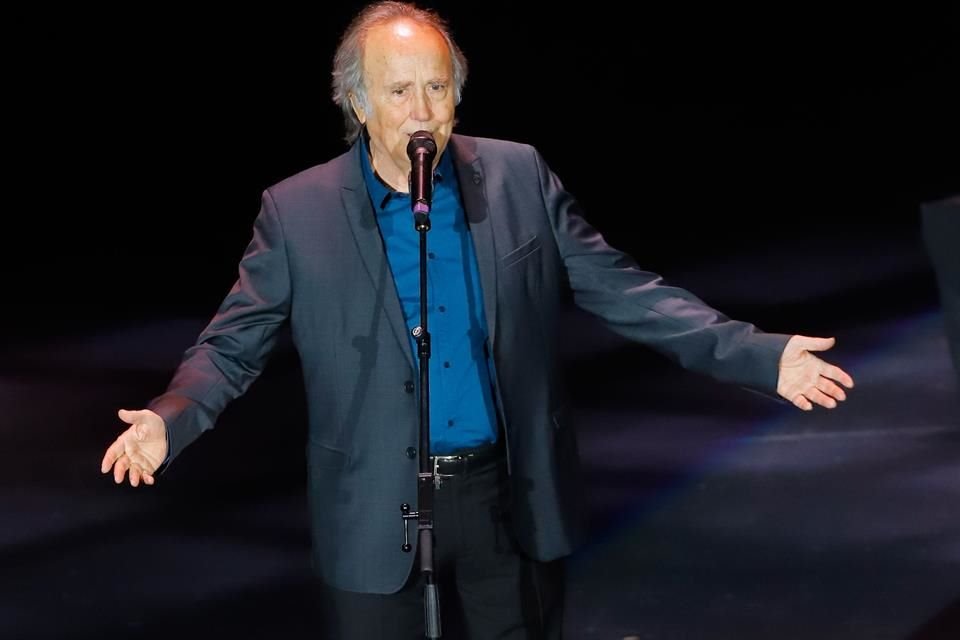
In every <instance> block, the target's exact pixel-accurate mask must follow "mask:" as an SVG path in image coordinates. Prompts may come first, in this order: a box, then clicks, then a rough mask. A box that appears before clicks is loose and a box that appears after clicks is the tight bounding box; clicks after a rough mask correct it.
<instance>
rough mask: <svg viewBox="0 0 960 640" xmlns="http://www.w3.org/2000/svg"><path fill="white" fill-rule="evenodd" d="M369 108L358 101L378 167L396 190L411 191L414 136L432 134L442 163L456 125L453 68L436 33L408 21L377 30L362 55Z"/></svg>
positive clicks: (357, 108)
mask: <svg viewBox="0 0 960 640" xmlns="http://www.w3.org/2000/svg"><path fill="white" fill-rule="evenodd" d="M363 70H364V77H365V86H366V90H367V109H364V108H363V106H362V105H360V103H359V102H358V101H356V100H354V102H353V106H354V109H355V110H356V112H357V116H358V117H359V118H360V120H361V121H362V122H364V123H365V124H366V126H367V131H368V132H369V133H370V152H371V154H372V155H373V167H374V169H376V171H377V173H378V174H379V175H380V177H381V178H383V179H384V180H386V181H387V182H388V183H389V184H390V185H391V186H393V187H394V188H396V189H398V190H401V191H406V190H407V175H408V174H409V172H410V160H409V159H408V158H407V142H408V141H409V139H410V135H411V134H413V133H415V132H417V131H420V130H424V131H429V132H430V133H432V134H433V137H434V139H435V140H436V142H437V158H439V157H440V154H442V153H443V150H444V149H445V148H446V146H447V142H448V141H449V140H450V133H451V131H452V130H453V121H454V110H455V107H454V89H453V64H452V62H451V60H450V51H449V49H448V48H447V43H446V41H445V40H444V39H443V36H441V35H440V34H439V33H438V32H437V31H436V30H434V29H432V28H430V27H426V26H422V25H419V24H417V23H415V22H411V21H408V20H397V21H394V22H391V23H388V24H384V25H380V26H377V27H374V28H373V29H371V30H370V32H369V33H368V34H367V40H366V46H365V48H364V56H363Z"/></svg>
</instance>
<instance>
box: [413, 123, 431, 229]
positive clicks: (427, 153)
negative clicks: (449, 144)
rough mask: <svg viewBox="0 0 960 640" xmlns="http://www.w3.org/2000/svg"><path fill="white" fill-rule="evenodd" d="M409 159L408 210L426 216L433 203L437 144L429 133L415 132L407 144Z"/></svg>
mask: <svg viewBox="0 0 960 640" xmlns="http://www.w3.org/2000/svg"><path fill="white" fill-rule="evenodd" d="M407 157H408V158H409V159H410V208H411V209H412V210H413V213H414V214H424V215H425V214H428V213H430V207H431V205H432V202H433V161H434V160H435V159H436V157H437V143H436V141H435V140H434V139H433V135H432V134H431V133H430V132H429V131H417V132H416V133H414V134H413V135H412V136H410V142H408V143H407Z"/></svg>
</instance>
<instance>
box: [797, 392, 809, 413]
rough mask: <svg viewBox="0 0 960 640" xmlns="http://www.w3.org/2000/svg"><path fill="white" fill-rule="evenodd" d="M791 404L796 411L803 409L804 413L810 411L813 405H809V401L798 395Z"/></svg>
mask: <svg viewBox="0 0 960 640" xmlns="http://www.w3.org/2000/svg"><path fill="white" fill-rule="evenodd" d="M793 404H794V406H796V407H797V408H798V409H803V410H804V411H810V410H812V409H813V405H812V404H810V401H809V400H807V399H806V398H805V397H803V394H799V393H798V394H797V396H796V397H795V398H794V399H793Z"/></svg>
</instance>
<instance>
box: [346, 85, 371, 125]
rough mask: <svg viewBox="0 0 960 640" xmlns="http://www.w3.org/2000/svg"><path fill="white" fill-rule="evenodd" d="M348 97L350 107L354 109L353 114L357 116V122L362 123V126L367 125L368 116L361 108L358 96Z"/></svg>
mask: <svg viewBox="0 0 960 640" xmlns="http://www.w3.org/2000/svg"><path fill="white" fill-rule="evenodd" d="M347 97H348V98H350V106H351V107H353V113H354V114H356V116H357V120H359V121H360V124H366V122H367V114H365V113H364V112H363V107H361V106H360V101H359V100H357V96H356V95H354V94H352V93H348V94H347Z"/></svg>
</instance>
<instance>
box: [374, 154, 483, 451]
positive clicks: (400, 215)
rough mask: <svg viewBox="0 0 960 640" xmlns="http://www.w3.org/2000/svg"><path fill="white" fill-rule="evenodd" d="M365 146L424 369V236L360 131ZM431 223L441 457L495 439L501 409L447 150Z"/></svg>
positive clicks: (435, 425)
mask: <svg viewBox="0 0 960 640" xmlns="http://www.w3.org/2000/svg"><path fill="white" fill-rule="evenodd" d="M361 144H364V153H362V154H360V155H361V157H362V158H363V160H362V162H363V175H364V179H365V180H366V184H367V191H368V193H369V194H370V197H371V200H372V202H373V207H374V210H375V211H376V213H377V221H378V223H379V225H380V235H381V237H382V238H383V242H384V246H385V248H386V252H387V260H388V261H389V263H390V270H391V271H392V272H393V280H394V283H395V284H396V287H397V295H398V296H399V297H400V305H401V307H402V308H403V317H404V320H405V321H406V324H407V335H408V336H410V348H411V349H412V350H413V356H414V357H413V359H414V362H415V363H416V365H417V368H418V370H419V366H420V362H419V358H418V357H417V348H416V341H415V340H414V338H413V337H412V335H411V333H410V332H411V331H412V330H413V329H414V328H415V327H417V326H418V325H419V324H420V234H419V233H418V232H417V230H416V229H415V228H414V225H413V213H412V212H411V209H410V195H409V194H407V193H400V192H398V191H394V190H393V189H392V188H390V187H389V186H388V185H387V184H386V183H384V182H383V181H381V180H380V178H378V177H377V176H376V175H375V173H374V171H373V167H372V166H371V164H370V159H369V153H368V152H367V145H366V141H365V140H364V139H363V137H361ZM430 223H431V227H430V231H428V232H427V251H428V254H427V257H428V259H427V323H428V324H427V327H428V329H429V331H430V336H431V347H432V349H431V354H430V452H431V453H432V454H435V455H443V454H448V453H452V452H454V451H460V450H463V449H469V448H473V447H477V446H480V445H483V444H486V443H489V442H495V441H496V439H497V429H496V424H497V423H496V409H495V408H494V403H493V392H492V386H491V377H490V371H489V369H488V361H487V358H486V355H485V352H486V349H485V347H486V344H487V337H488V336H487V319H486V315H485V313H484V309H483V291H482V290H481V288H480V272H479V269H478V267H477V257H476V254H475V252H474V247H473V240H472V239H471V236H470V228H469V227H468V226H467V221H466V214H465V212H464V210H463V204H462V201H461V198H460V188H459V186H458V184H457V177H456V174H455V172H454V167H453V160H452V159H451V157H450V153H444V154H443V155H442V156H441V158H440V163H439V165H438V166H437V170H436V172H435V173H434V188H433V200H432V206H431V211H430ZM417 383H418V384H419V379H418V380H417Z"/></svg>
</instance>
